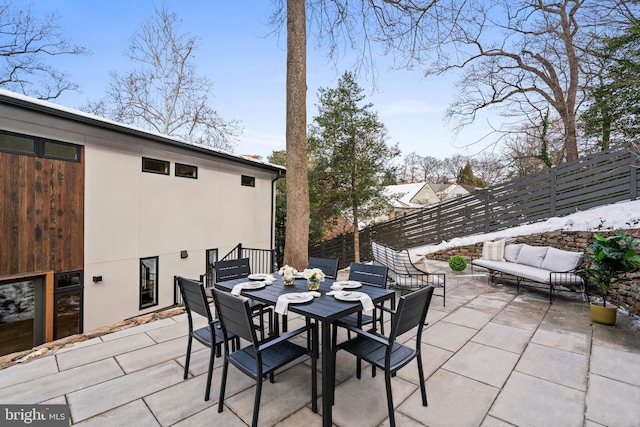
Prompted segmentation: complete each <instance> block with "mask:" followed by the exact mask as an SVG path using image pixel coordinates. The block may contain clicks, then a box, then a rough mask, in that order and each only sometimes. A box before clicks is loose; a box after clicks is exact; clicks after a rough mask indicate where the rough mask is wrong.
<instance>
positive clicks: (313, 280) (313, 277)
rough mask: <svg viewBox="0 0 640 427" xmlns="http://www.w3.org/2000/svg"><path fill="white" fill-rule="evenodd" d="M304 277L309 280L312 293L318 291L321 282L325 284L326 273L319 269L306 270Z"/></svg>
mask: <svg viewBox="0 0 640 427" xmlns="http://www.w3.org/2000/svg"><path fill="white" fill-rule="evenodd" d="M302 275H303V276H304V278H305V279H307V287H308V288H309V290H310V291H317V290H318V289H319V288H320V282H324V273H323V272H322V270H320V269H319V268H305V269H304V271H303V272H302Z"/></svg>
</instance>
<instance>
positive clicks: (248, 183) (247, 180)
mask: <svg viewBox="0 0 640 427" xmlns="http://www.w3.org/2000/svg"><path fill="white" fill-rule="evenodd" d="M241 184H242V185H243V186H245V187H255V186H256V178H255V177H254V176H247V175H242V179H241Z"/></svg>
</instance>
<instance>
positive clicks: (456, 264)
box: [449, 255, 467, 271]
mask: <svg viewBox="0 0 640 427" xmlns="http://www.w3.org/2000/svg"><path fill="white" fill-rule="evenodd" d="M449 267H451V269H452V270H453V271H462V270H464V269H465V268H467V260H466V259H464V257H463V256H461V255H454V256H452V257H451V258H449Z"/></svg>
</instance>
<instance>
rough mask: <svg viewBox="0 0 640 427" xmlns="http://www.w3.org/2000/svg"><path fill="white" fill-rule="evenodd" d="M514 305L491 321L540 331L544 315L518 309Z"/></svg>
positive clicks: (506, 308)
mask: <svg viewBox="0 0 640 427" xmlns="http://www.w3.org/2000/svg"><path fill="white" fill-rule="evenodd" d="M512 304H513V303H511V304H509V305H508V306H507V307H505V309H504V310H502V311H501V312H500V313H498V314H497V315H496V316H495V317H494V318H493V319H491V321H492V322H494V323H499V324H501V325H506V326H513V327H514V328H521V329H528V330H530V331H535V330H536V329H538V326H540V322H541V321H542V318H543V317H544V313H541V312H539V311H531V310H522V309H519V308H517V307H512V306H511V305H512Z"/></svg>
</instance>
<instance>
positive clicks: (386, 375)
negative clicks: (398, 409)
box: [384, 369, 396, 427]
mask: <svg viewBox="0 0 640 427" xmlns="http://www.w3.org/2000/svg"><path fill="white" fill-rule="evenodd" d="M384 382H385V385H386V388H387V407H388V408H389V426H390V427H395V426H396V418H395V415H394V411H393V396H392V395H391V372H389V370H388V369H385V373H384Z"/></svg>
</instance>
